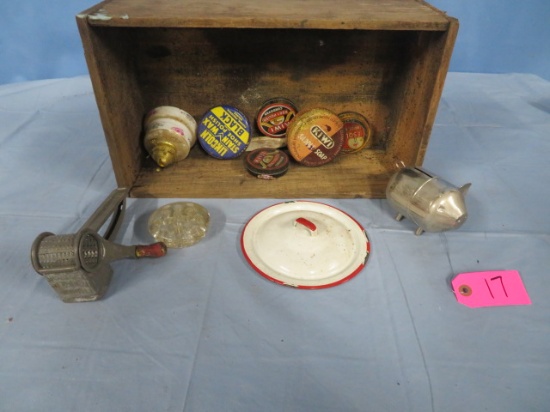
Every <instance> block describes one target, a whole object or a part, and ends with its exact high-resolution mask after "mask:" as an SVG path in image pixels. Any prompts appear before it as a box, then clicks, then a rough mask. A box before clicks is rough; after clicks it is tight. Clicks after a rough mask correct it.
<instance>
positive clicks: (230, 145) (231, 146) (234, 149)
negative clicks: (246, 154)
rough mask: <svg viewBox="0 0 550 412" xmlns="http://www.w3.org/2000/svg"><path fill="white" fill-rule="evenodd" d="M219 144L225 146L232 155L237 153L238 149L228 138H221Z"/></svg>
mask: <svg viewBox="0 0 550 412" xmlns="http://www.w3.org/2000/svg"><path fill="white" fill-rule="evenodd" d="M221 142H222V143H223V144H224V145H226V146H227V148H228V149H229V150H231V151H232V152H233V153H237V152H238V151H239V147H238V146H237V145H236V144H235V143H233V142H232V141H231V139H230V138H229V137H228V136H224V137H222V140H221Z"/></svg>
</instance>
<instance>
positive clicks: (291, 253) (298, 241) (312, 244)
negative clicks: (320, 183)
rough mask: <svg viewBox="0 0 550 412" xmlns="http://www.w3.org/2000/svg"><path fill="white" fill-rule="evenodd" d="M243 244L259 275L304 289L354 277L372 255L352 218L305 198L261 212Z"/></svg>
mask: <svg viewBox="0 0 550 412" xmlns="http://www.w3.org/2000/svg"><path fill="white" fill-rule="evenodd" d="M241 247H242V250H243V254H244V256H245V258H246V260H247V261H248V263H249V264H250V265H251V266H252V267H253V268H254V270H256V271H257V272H258V273H259V274H260V275H262V276H264V277H266V278H267V279H269V280H271V281H273V282H276V283H279V284H282V285H286V286H292V287H297V288H303V289H320V288H328V287H332V286H336V285H339V284H341V283H343V282H345V281H347V280H349V279H351V278H353V277H354V276H355V275H357V274H358V273H359V272H360V271H361V270H362V269H363V267H364V266H365V263H366V261H367V258H368V256H369V254H370V243H369V239H368V237H367V234H366V232H365V230H364V229H363V227H361V225H360V224H359V223H358V222H357V221H356V220H355V219H353V218H352V217H351V216H350V215H348V214H347V213H345V212H343V211H341V210H339V209H337V208H335V207H332V206H329V205H326V204H323V203H317V202H309V201H292V202H285V203H278V204H275V205H273V206H270V207H268V208H266V209H263V210H261V211H260V212H259V213H257V214H256V215H255V216H253V217H252V218H251V219H250V220H249V222H248V223H247V224H246V226H245V228H244V230H243V232H242V236H241Z"/></svg>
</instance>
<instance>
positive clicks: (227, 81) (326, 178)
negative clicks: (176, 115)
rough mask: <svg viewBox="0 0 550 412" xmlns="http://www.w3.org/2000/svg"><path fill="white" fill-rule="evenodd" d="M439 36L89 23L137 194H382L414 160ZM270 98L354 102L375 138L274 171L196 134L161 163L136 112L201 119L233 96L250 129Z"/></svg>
mask: <svg viewBox="0 0 550 412" xmlns="http://www.w3.org/2000/svg"><path fill="white" fill-rule="evenodd" d="M445 34H446V33H445V32H441V31H411V30H403V31H400V30H318V29H308V30H299V29H234V28H225V29H223V28H208V29H201V28H145V27H140V28H135V27H109V26H96V27H91V29H90V35H91V39H92V43H93V51H94V54H95V59H96V62H97V63H96V64H97V68H98V72H99V73H100V82H101V84H102V88H103V89H104V90H105V91H106V93H108V98H107V99H105V100H104V102H103V104H105V105H107V106H108V107H106V108H105V109H106V110H105V112H107V113H109V115H108V116H107V117H108V118H102V121H103V123H104V128H105V133H106V135H107V141H108V144H109V149H110V152H111V157H112V161H113V166H114V168H115V174H116V175H117V180H118V183H119V185H121V186H131V187H132V191H131V195H132V196H140V197H141V196H154V197H172V196H177V197H188V198H193V197H274V198H294V197H383V196H384V191H385V184H386V182H387V179H388V178H389V176H390V175H391V173H393V171H395V169H396V167H397V166H396V165H397V164H398V163H404V164H418V163H419V162H421V161H422V155H423V152H422V148H423V147H424V148H425V145H426V144H427V138H428V136H429V130H428V131H427V130H426V118H427V116H428V112H429V110H430V103H431V100H432V95H433V87H434V84H435V83H436V77H437V74H438V72H439V69H440V60H441V54H442V50H443V47H444V43H445ZM273 97H285V98H288V99H291V100H293V101H294V102H295V103H296V105H297V106H298V108H299V109H300V110H303V109H308V108H314V107H324V108H327V109H329V110H332V111H333V112H335V113H340V112H343V111H348V110H352V111H356V112H359V113H361V114H363V115H364V116H365V117H366V118H367V119H368V120H369V122H370V123H371V125H372V127H373V129H374V136H373V146H372V147H371V148H368V149H364V150H363V151H361V152H358V153H353V154H346V155H343V154H342V155H339V156H338V157H337V158H336V159H335V160H334V161H333V162H331V163H329V164H327V165H325V166H321V167H316V168H311V167H306V166H302V165H299V164H297V163H292V164H291V168H290V170H289V172H288V173H287V174H286V175H285V176H283V177H281V178H279V179H277V180H274V181H262V180H259V179H257V178H256V177H253V176H252V175H250V174H248V172H247V171H246V170H245V168H244V166H243V159H242V157H241V158H238V159H234V160H217V159H214V158H211V157H209V156H208V155H207V154H206V153H205V152H204V151H203V150H202V149H201V148H200V147H199V145H198V144H197V145H196V146H195V147H194V149H193V150H192V151H191V154H190V156H189V157H188V158H187V159H185V160H183V161H182V162H180V163H178V164H176V165H173V166H170V167H167V168H165V169H159V168H158V167H157V166H156V165H155V164H154V163H153V162H152V161H151V160H150V159H149V158H148V156H147V153H146V152H145V150H144V148H143V145H142V138H143V132H142V120H143V116H144V115H145V113H146V112H147V111H149V110H150V109H152V108H154V107H156V106H160V105H173V106H177V107H179V108H181V109H183V110H185V111H187V112H189V113H190V114H191V115H193V116H194V117H195V119H196V120H197V121H199V120H200V119H201V117H202V115H203V114H204V113H205V112H206V111H207V110H208V109H209V108H211V107H213V106H215V105H219V104H229V105H233V106H236V107H238V108H239V109H240V110H242V111H243V112H244V113H245V114H246V115H247V117H248V119H249V121H250V122H251V124H252V128H253V132H252V136H256V135H259V133H258V132H257V128H256V126H255V124H254V123H255V116H256V113H257V111H258V109H259V107H260V106H261V104H262V102H264V101H265V100H267V99H270V98H273ZM104 117H105V116H104ZM419 151H420V152H421V153H420V156H419V155H418V153H419Z"/></svg>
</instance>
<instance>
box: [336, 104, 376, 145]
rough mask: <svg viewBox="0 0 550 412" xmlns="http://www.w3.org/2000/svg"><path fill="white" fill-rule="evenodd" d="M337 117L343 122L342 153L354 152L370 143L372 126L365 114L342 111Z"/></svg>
mask: <svg viewBox="0 0 550 412" xmlns="http://www.w3.org/2000/svg"><path fill="white" fill-rule="evenodd" d="M338 117H339V118H340V119H341V120H342V121H343V122H344V144H343V146H342V153H354V152H358V151H359V150H361V149H363V148H365V147H369V146H371V145H372V128H371V126H370V124H369V122H368V120H367V119H366V118H365V116H363V115H361V114H359V113H356V112H343V113H340V114H339V115H338Z"/></svg>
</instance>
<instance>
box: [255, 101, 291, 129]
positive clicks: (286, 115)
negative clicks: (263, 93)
mask: <svg viewBox="0 0 550 412" xmlns="http://www.w3.org/2000/svg"><path fill="white" fill-rule="evenodd" d="M297 112H298V109H297V108H296V105H295V104H294V103H293V102H292V101H290V100H288V99H284V98H282V97H278V98H275V99H269V100H267V101H266V102H264V103H263V104H262V107H261V108H260V110H259V111H258V115H257V116H256V125H257V126H258V130H259V132H260V133H261V134H263V135H264V136H269V137H285V136H286V131H287V128H288V124H289V123H290V121H291V120H292V119H293V118H294V116H296V113H297Z"/></svg>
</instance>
